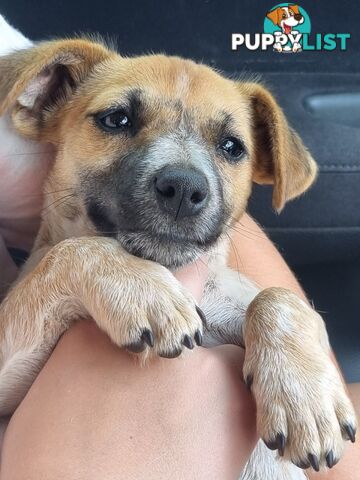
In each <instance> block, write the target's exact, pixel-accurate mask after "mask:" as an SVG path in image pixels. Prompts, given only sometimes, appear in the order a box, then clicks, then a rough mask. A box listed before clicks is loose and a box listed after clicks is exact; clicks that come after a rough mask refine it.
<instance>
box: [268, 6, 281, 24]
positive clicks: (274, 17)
mask: <svg viewBox="0 0 360 480" xmlns="http://www.w3.org/2000/svg"><path fill="white" fill-rule="evenodd" d="M280 10H281V8H276V9H275V10H271V12H268V13H267V14H266V16H267V18H268V19H269V20H271V21H272V22H273V24H274V25H278V24H279V20H280V19H279V12H280Z"/></svg>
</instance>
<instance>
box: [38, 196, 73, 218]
mask: <svg viewBox="0 0 360 480" xmlns="http://www.w3.org/2000/svg"><path fill="white" fill-rule="evenodd" d="M72 197H75V195H74V194H73V193H70V194H68V195H64V196H63V197H61V198H57V199H56V200H54V201H53V202H52V203H50V205H47V206H46V207H45V208H43V209H42V211H41V213H42V215H47V214H48V213H50V211H51V210H53V209H54V208H57V207H59V206H60V205H62V204H63V203H65V202H66V200H68V199H69V198H72Z"/></svg>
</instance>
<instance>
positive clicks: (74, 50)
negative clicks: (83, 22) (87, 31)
mask: <svg viewBox="0 0 360 480" xmlns="http://www.w3.org/2000/svg"><path fill="white" fill-rule="evenodd" d="M111 54H113V53H112V52H111V51H109V50H108V49H107V48H106V47H105V46H103V45H101V44H100V43H95V42H91V41H88V40H80V39H79V40H59V41H52V42H44V43H40V44H38V45H36V46H34V47H33V48H30V49H27V50H19V51H17V52H14V53H12V54H10V55H7V56H5V57H0V115H2V114H4V113H5V112H6V111H7V110H9V109H12V118H13V121H14V125H15V127H16V128H17V129H18V130H19V131H20V133H22V134H23V135H26V136H28V137H31V138H34V139H38V138H40V137H41V130H42V129H43V128H44V127H45V126H46V124H47V122H48V121H49V120H50V118H52V117H53V116H54V114H55V113H56V112H57V111H58V110H59V109H60V108H61V106H62V105H64V103H65V102H66V100H68V98H69V97H70V96H71V95H72V93H73V92H74V91H75V90H76V88H77V87H78V86H79V85H80V84H81V82H82V81H83V80H84V79H85V78H86V76H87V75H88V74H89V73H90V72H91V70H92V68H93V67H94V66H95V65H96V64H98V63H100V62H102V61H104V60H106V59H107V58H108V57H109V56H110V55H111Z"/></svg>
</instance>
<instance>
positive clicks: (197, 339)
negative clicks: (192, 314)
mask: <svg viewBox="0 0 360 480" xmlns="http://www.w3.org/2000/svg"><path fill="white" fill-rule="evenodd" d="M194 339H195V342H196V345H198V346H199V347H201V345H202V342H203V337H202V333H201V332H200V330H196V332H195V335H194Z"/></svg>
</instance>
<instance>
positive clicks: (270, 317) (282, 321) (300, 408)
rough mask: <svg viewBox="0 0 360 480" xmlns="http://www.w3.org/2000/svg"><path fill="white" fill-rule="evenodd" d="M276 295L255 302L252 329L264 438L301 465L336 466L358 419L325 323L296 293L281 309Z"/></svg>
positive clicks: (247, 367)
mask: <svg viewBox="0 0 360 480" xmlns="http://www.w3.org/2000/svg"><path fill="white" fill-rule="evenodd" d="M265 292H266V291H265ZM265 295H266V293H265ZM270 297H272V298H271V302H269V300H270ZM270 297H268V298H266V299H264V298H261V294H260V295H259V298H257V299H255V300H254V303H253V304H252V305H251V306H250V312H249V315H248V319H247V325H246V339H245V340H246V356H245V363H244V378H245V381H246V383H247V384H248V385H249V386H251V390H252V392H253V394H254V397H255V399H256V405H257V424H258V431H259V434H260V436H261V438H262V439H263V440H264V442H265V443H266V445H267V446H268V447H269V448H271V449H273V450H275V449H277V450H278V452H279V455H280V456H285V457H286V458H288V459H290V460H291V461H292V462H293V463H294V464H295V465H297V466H298V467H300V468H304V469H306V468H310V467H312V468H313V469H314V470H316V471H318V470H319V469H320V468H321V467H322V466H324V467H326V466H327V467H329V468H331V467H332V466H334V465H335V464H336V463H337V462H338V461H339V459H340V457H341V455H342V453H343V450H344V440H351V441H355V432H356V426H357V420H356V415H355V412H354V409H353V407H352V404H351V402H350V400H349V398H348V396H347V394H346V392H345V389H344V386H343V384H342V381H341V377H340V375H339V373H338V371H337V369H336V367H335V366H334V364H333V363H332V362H331V360H330V358H329V355H328V353H327V351H326V348H325V344H326V342H324V341H322V342H321V340H320V338H319V339H318V340H317V339H316V335H317V334H319V333H320V332H321V330H322V327H321V325H322V319H321V317H320V316H319V315H318V314H317V313H316V312H315V311H313V310H312V309H311V308H309V307H308V306H307V305H306V304H305V303H304V302H302V301H301V300H299V299H298V298H297V297H296V296H295V295H292V296H291V295H290V298H288V301H286V304H284V303H282V305H281V302H280V303H279V297H276V296H274V295H272V294H271V293H270ZM264 300H265V301H264ZM295 319H296V320H295ZM314 329H315V331H314ZM316 329H318V331H316ZM314 334H315V337H314Z"/></svg>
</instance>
